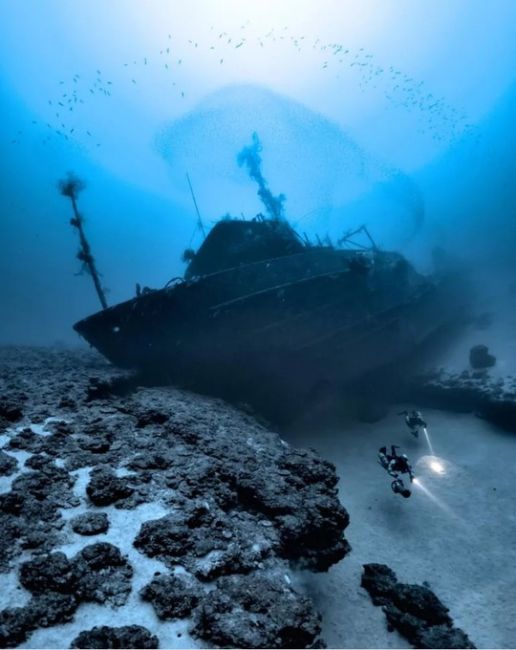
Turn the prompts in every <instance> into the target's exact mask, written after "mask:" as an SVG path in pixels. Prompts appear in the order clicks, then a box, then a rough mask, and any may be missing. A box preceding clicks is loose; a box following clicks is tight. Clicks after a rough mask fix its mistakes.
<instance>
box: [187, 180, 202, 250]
mask: <svg viewBox="0 0 516 650" xmlns="http://www.w3.org/2000/svg"><path fill="white" fill-rule="evenodd" d="M186 180H187V181H188V187H189V188H190V193H191V195H192V199H193V203H194V206H195V211H196V212H197V226H198V228H199V230H200V231H201V232H202V236H203V237H204V238H205V239H206V231H205V230H204V224H203V222H202V219H201V213H200V212H199V206H198V205H197V201H196V200H195V194H194V191H193V187H192V183H191V181H190V176H189V174H188V172H186Z"/></svg>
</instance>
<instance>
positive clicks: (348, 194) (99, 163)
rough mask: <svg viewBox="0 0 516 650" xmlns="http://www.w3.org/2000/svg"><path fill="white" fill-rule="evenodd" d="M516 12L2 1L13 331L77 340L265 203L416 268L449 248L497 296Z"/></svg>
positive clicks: (1, 324)
mask: <svg viewBox="0 0 516 650" xmlns="http://www.w3.org/2000/svg"><path fill="white" fill-rule="evenodd" d="M515 25H516V3H515V2H513V1H512V0H507V1H506V0H495V1H491V0H454V1H453V2H450V1H448V0H439V1H437V2H436V1H435V0H432V1H430V0H419V1H418V2H413V1H412V0H396V1H394V0H362V1H361V2H356V1H353V2H351V1H348V2H337V1H333V0H323V1H317V2H316V1H315V0H313V1H305V2H298V1H296V2H295V1H294V0H284V1H283V2H281V3H279V2H272V1H269V2H263V1H262V2H259V3H256V2H254V3H251V2H237V1H236V0H235V1H229V0H223V1H217V2H215V1H214V0H212V1H208V0H205V1H200V0H196V1H194V2H188V3H179V2H172V1H164V0H153V2H143V0H141V1H138V0H124V1H122V0H114V1H113V0H111V1H110V2H109V3H107V2H104V1H101V0H94V1H92V0H74V2H65V1H64V0H45V2H41V1H40V0H20V2H18V1H17V0H0V102H1V108H2V110H1V115H2V119H1V121H0V148H1V157H0V161H1V165H2V169H1V174H0V200H1V203H0V205H1V209H0V241H1V245H2V255H1V256H0V278H1V282H0V305H1V306H2V307H1V309H2V312H1V313H2V316H1V318H0V343H43V344H47V343H54V342H56V341H63V342H74V341H77V338H76V335H75V334H74V333H73V331H72V329H71V325H72V324H73V323H74V322H75V321H76V320H78V319H79V318H81V317H84V316H86V315H88V314H89V313H91V312H93V311H95V310H97V309H98V306H99V305H98V301H97V297H96V294H95V292H94V289H93V285H92V283H91V281H90V278H89V277H88V275H87V274H86V273H84V272H82V273H81V264H80V262H79V261H78V260H77V259H76V253H77V250H78V242H77V234H76V232H75V231H74V229H73V228H72V227H71V226H70V224H69V219H70V217H71V214H70V205H69V203H68V202H67V201H66V200H65V199H64V198H63V197H62V196H60V195H59V193H58V191H57V189H56V186H57V182H58V180H59V179H61V178H63V177H64V176H65V175H66V173H67V172H68V171H73V172H75V173H76V174H78V175H79V176H80V177H81V178H83V179H84V181H85V182H86V189H85V190H84V191H83V192H82V193H81V195H80V198H79V207H80V210H81V213H82V214H83V216H84V218H85V228H86V232H87V235H88V237H89V238H90V241H91V245H92V249H93V253H94V256H95V259H96V262H97V265H98V268H99V270H100V272H101V273H102V283H103V285H104V286H105V287H106V289H107V294H106V295H107V300H108V302H109V303H110V304H113V303H115V302H118V301H121V300H124V299H127V298H129V297H131V296H132V295H134V289H135V285H136V283H140V284H141V285H142V286H150V287H161V286H163V285H164V284H165V283H166V282H167V280H169V279H170V278H172V277H174V276H178V275H181V274H182V272H183V270H184V264H183V262H182V261H181V254H182V252H183V250H184V249H185V248H187V247H189V246H192V247H194V248H195V247H196V246H198V245H199V243H200V242H201V241H202V233H201V231H200V229H199V228H198V227H197V225H196V224H197V216H196V212H195V209H194V205H193V203H192V198H191V194H190V190H189V187H188V183H187V180H186V174H187V173H188V174H189V176H190V178H191V181H192V186H193V188H194V192H195V195H196V198H197V203H198V206H199V209H200V212H201V216H202V220H203V224H204V226H205V227H206V228H209V227H210V226H211V225H212V224H213V223H214V222H215V221H216V220H217V219H218V218H220V217H221V216H223V215H225V214H230V215H232V216H235V217H240V216H241V215H244V216H245V217H247V218H251V217H253V216H254V215H255V214H256V213H257V212H259V211H263V210H264V206H263V205H262V203H261V202H260V198H259V196H258V195H257V185H256V183H255V182H254V181H253V179H252V178H250V177H249V173H248V172H249V169H248V168H247V166H246V165H245V164H244V165H239V164H238V159H237V156H238V153H239V152H240V151H241V150H242V148H243V147H245V146H248V145H250V144H251V142H252V134H253V133H254V132H256V133H257V134H258V136H259V138H260V141H261V144H262V147H263V149H262V151H261V158H262V164H261V172H262V174H263V178H264V179H266V182H267V183H268V188H269V189H270V191H271V195H272V196H275V197H278V196H280V195H281V194H283V195H284V197H285V198H284V200H283V201H282V210H283V212H284V215H285V216H286V217H287V218H288V219H289V220H290V221H291V222H292V223H293V224H294V225H296V226H297V228H298V229H299V231H301V232H306V233H307V235H308V236H309V237H314V236H315V235H316V234H319V235H320V236H321V237H325V236H326V235H328V236H329V237H330V238H331V239H333V240H336V239H338V237H339V236H340V235H342V233H343V232H344V231H346V230H348V229H350V228H354V227H356V226H358V225H360V224H362V223H365V224H367V226H368V228H369V230H370V232H371V233H372V234H373V235H374V237H375V240H376V241H377V243H378V244H379V245H380V246H382V247H384V248H389V249H397V250H400V251H401V252H403V253H404V254H405V255H406V256H407V257H409V258H410V259H411V260H412V261H413V262H414V264H415V265H416V266H417V267H418V268H419V269H420V270H423V271H426V270H429V269H430V268H431V261H432V250H433V249H434V247H435V246H439V247H441V248H442V249H444V250H445V251H447V252H448V253H452V254H453V255H456V256H458V257H460V258H461V259H462V261H463V262H464V264H466V265H470V266H471V267H472V268H474V269H475V270H477V271H478V270H482V269H486V270H488V271H489V279H488V280H487V279H486V281H485V283H483V284H482V288H483V290H484V291H486V292H487V293H489V291H490V290H491V288H492V286H493V283H494V284H495V285H496V287H497V289H499V288H500V286H502V285H503V283H506V284H507V285H508V284H509V283H510V282H511V281H512V277H514V270H515V268H514V267H515V264H516V262H515V256H514V249H515V246H516V226H515V225H514V224H515V213H516V191H515V189H514V178H515V177H516V162H515V155H514V151H515V150H516V147H515V145H516V136H515V127H514V122H515V119H514V118H515V115H516V86H515V77H516V68H515V66H514V61H516V39H515V38H514V30H515Z"/></svg>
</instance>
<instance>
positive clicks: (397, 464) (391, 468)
mask: <svg viewBox="0 0 516 650" xmlns="http://www.w3.org/2000/svg"><path fill="white" fill-rule="evenodd" d="M396 449H399V447H398V445H391V453H390V454H389V453H387V447H380V449H379V450H378V463H379V464H380V465H381V466H382V467H383V468H384V469H385V470H386V471H387V473H388V474H389V476H392V478H393V479H394V481H392V483H391V489H392V491H393V492H394V494H401V495H402V496H403V497H405V499H408V497H409V496H410V495H411V492H410V490H409V489H408V488H406V487H405V484H404V483H403V480H402V479H401V478H400V474H408V475H409V478H410V482H411V483H412V481H413V480H414V473H413V471H412V466H411V464H410V463H409V460H408V458H407V456H406V455H405V454H401V455H398V453H397V451H396Z"/></svg>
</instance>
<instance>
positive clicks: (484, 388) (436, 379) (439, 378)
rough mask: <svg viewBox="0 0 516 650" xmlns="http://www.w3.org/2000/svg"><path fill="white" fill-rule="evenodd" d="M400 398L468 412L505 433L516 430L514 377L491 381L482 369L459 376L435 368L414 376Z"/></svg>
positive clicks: (429, 405)
mask: <svg viewBox="0 0 516 650" xmlns="http://www.w3.org/2000/svg"><path fill="white" fill-rule="evenodd" d="M404 398H405V399H407V400H408V401H412V402H414V403H416V404H419V405H420V406H428V407H430V408H439V409H445V410H451V411H459V412H465V413H466V412H472V413H475V414H476V415H477V416H479V417H481V418H484V419H485V420H488V421H489V422H492V423H493V424H496V425H497V426H499V427H501V428H503V429H506V430H508V431H516V377H512V376H510V375H508V376H507V377H499V378H497V379H494V378H492V377H491V376H490V375H489V373H488V372H487V371H486V370H485V369H482V370H464V371H463V372H461V373H454V372H448V371H446V370H444V369H439V370H435V371H431V372H428V373H425V374H423V375H418V376H417V377H414V378H412V379H411V380H410V383H409V384H408V385H407V386H406V388H405V395H404Z"/></svg>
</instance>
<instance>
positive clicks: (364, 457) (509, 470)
mask: <svg viewBox="0 0 516 650" xmlns="http://www.w3.org/2000/svg"><path fill="white" fill-rule="evenodd" d="M408 406H412V405H408ZM403 408H405V407H404V406H400V407H399V408H398V409H392V411H391V414H390V416H389V417H387V418H386V419H384V420H382V421H381V422H379V423H376V424H358V425H356V426H354V427H353V430H352V431H345V430H341V431H338V430H336V429H334V430H326V431H314V430H311V431H303V432H295V431H294V432H290V433H289V435H288V436H287V435H285V438H286V439H287V440H288V441H289V442H291V443H292V444H295V445H298V446H304V447H308V446H311V447H314V448H316V449H317V450H318V451H319V452H320V453H321V455H322V456H323V457H325V458H327V459H328V460H330V461H332V462H333V463H335V464H336V466H337V472H338V474H339V476H340V477H341V482H340V492H341V498H342V502H343V504H344V505H345V507H346V508H347V509H348V511H349V513H350V516H351V523H350V525H349V527H348V529H347V537H348V539H349V541H350V543H351V545H352V547H353V551H352V553H351V554H350V555H349V556H348V557H347V558H345V559H344V560H343V562H341V563H340V564H339V565H337V566H336V567H333V568H332V569H331V570H330V571H329V573H328V574H319V575H312V574H308V573H304V574H302V575H301V576H299V577H298V579H299V580H300V581H301V583H303V584H304V585H305V587H306V588H307V590H308V593H309V594H310V595H311V596H312V598H314V600H315V602H316V604H317V606H318V607H319V608H320V610H321V611H322V612H323V616H324V622H323V625H324V629H323V633H324V638H325V639H326V641H327V643H328V644H329V646H330V647H347V648H350V647H352V648H380V647H381V648H392V647H400V648H401V647H409V646H408V645H407V643H406V642H405V641H404V640H403V639H402V638H401V637H400V636H399V635H397V634H396V633H391V634H390V633H388V632H387V631H386V626H385V619H384V615H383V613H382V611H381V608H378V607H374V606H373V605H372V603H371V601H370V599H369V596H368V594H367V593H366V592H365V591H364V590H363V589H362V588H361V587H360V575H361V566H362V564H365V563H368V562H380V563H385V564H388V565H389V566H390V567H391V568H392V569H394V571H396V573H397V574H398V578H399V579H400V580H401V581H403V582H410V583H419V584H420V583H422V582H423V581H424V580H426V581H428V582H429V583H430V586H431V588H432V589H433V590H434V591H435V593H436V594H437V596H438V597H439V598H441V599H442V600H443V602H444V603H445V604H446V605H447V606H448V607H449V608H450V612H451V615H452V617H453V618H454V620H455V623H456V625H458V626H459V627H462V628H463V629H464V630H465V631H466V633H467V634H468V635H469V636H470V638H471V640H472V641H473V643H475V644H476V645H477V646H478V647H484V648H486V647H489V648H509V647H512V648H514V647H516V608H515V603H516V497H515V495H516V473H515V470H514V467H515V457H516V434H510V433H505V432H502V431H499V430H497V429H496V428H494V427H492V426H491V425H489V424H488V423H486V422H484V421H482V420H479V419H477V418H475V417H473V416H469V415H462V414H451V413H445V412H440V411H430V410H425V412H424V415H425V417H426V420H427V421H428V423H429V425H430V426H429V432H430V436H431V440H432V444H433V447H434V450H435V454H436V456H437V457H438V458H439V459H440V460H441V463H442V465H443V467H444V472H443V473H441V474H438V473H435V472H433V471H432V470H431V469H430V468H429V466H428V462H427V461H428V453H429V452H428V446H427V444H426V442H425V440H424V439H420V440H416V439H415V438H413V437H412V436H411V435H410V434H409V433H408V431H407V430H406V429H405V426H404V424H403V422H402V419H401V418H400V417H399V416H397V415H396V411H401V410H402V409H403ZM389 444H399V445H401V446H403V451H406V453H407V454H408V456H409V458H410V460H411V461H412V463H413V465H414V466H415V469H416V475H417V476H418V477H419V479H420V480H421V483H422V485H423V486H424V487H425V489H426V490H428V492H425V491H424V490H423V489H421V488H418V487H417V486H414V487H413V494H412V496H411V497H410V498H409V499H403V498H402V497H400V496H399V495H394V494H393V493H392V492H391V490H390V479H389V477H388V475H387V474H386V472H385V471H384V470H383V469H382V468H381V467H380V466H379V465H378V464H377V462H376V454H377V450H378V448H379V447H380V446H382V445H389ZM425 456H426V458H425Z"/></svg>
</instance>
